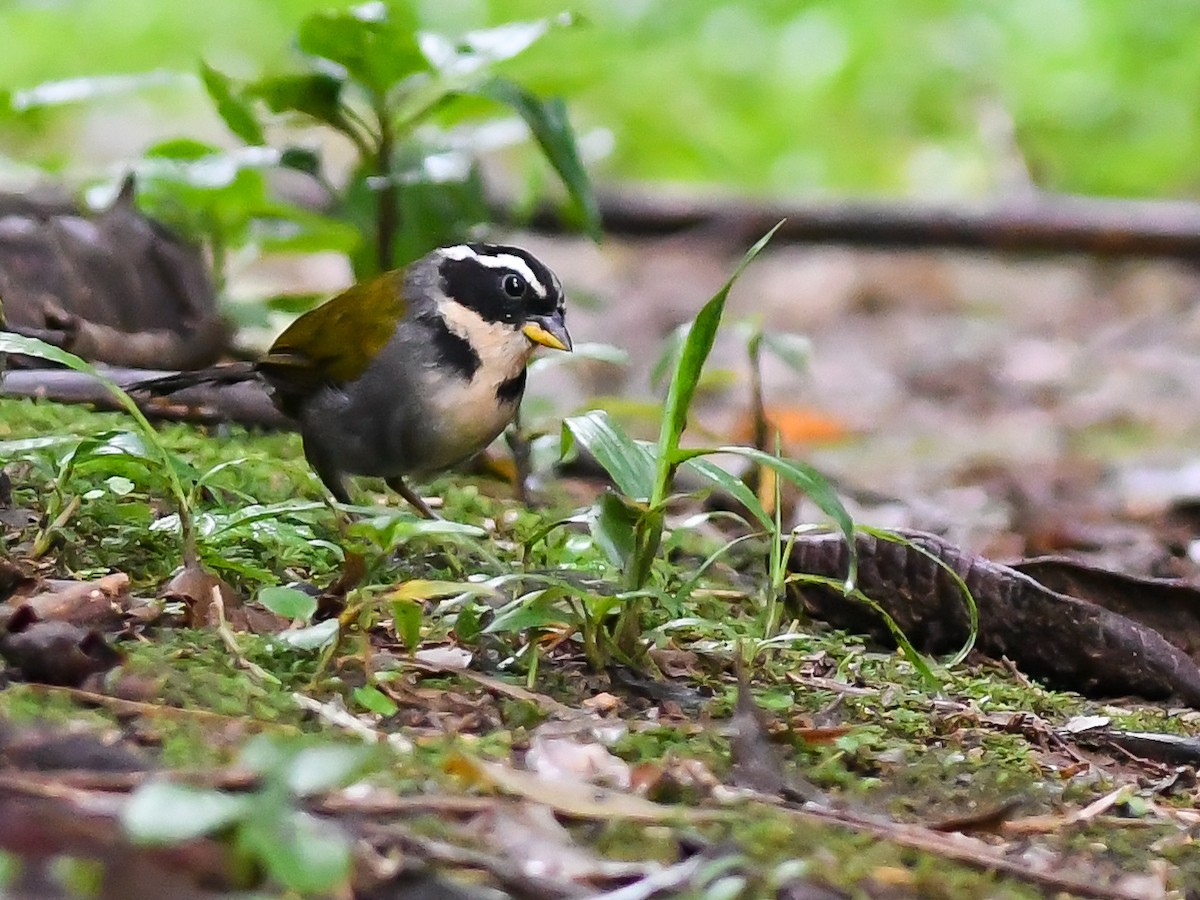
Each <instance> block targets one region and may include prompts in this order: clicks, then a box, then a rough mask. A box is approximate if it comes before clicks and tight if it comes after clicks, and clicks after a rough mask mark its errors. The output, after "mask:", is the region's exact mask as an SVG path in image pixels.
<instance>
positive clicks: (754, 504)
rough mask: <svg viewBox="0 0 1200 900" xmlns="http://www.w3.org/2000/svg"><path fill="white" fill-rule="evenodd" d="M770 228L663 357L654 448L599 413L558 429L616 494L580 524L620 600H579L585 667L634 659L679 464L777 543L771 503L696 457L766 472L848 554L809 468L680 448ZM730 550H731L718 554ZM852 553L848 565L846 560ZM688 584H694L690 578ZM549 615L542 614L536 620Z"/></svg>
mask: <svg viewBox="0 0 1200 900" xmlns="http://www.w3.org/2000/svg"><path fill="white" fill-rule="evenodd" d="M778 227H779V226H776V228H775V229H772V230H771V231H770V232H768V233H767V234H766V235H764V236H763V237H762V239H760V240H759V241H758V242H757V243H756V244H755V245H754V246H753V247H751V248H750V250H749V251H748V252H747V253H746V255H745V257H744V258H743V259H742V261H741V263H740V264H739V265H738V267H737V268H736V269H735V270H734V273H733V275H731V276H730V278H729V280H728V281H727V282H726V283H725V285H724V286H723V287H722V288H721V289H720V290H719V291H718V292H717V293H716V294H715V295H714V296H713V297H712V298H711V299H710V300H709V301H708V302H707V303H706V304H705V305H704V306H703V307H702V308H701V310H700V312H699V313H698V314H697V316H696V318H695V319H694V320H693V321H692V323H691V325H690V326H689V327H688V328H687V329H686V331H682V332H681V333H680V338H679V343H678V349H677V352H674V353H673V354H672V357H673V364H672V370H671V371H672V375H671V382H670V386H669V388H668V390H667V400H666V404H665V407H664V410H663V415H662V421H661V427H660V431H659V438H658V442H657V443H656V444H653V445H652V444H649V443H646V442H642V441H635V440H633V439H632V438H631V437H629V435H627V434H626V433H625V432H624V431H623V430H622V429H621V428H620V427H619V426H618V425H617V424H616V422H615V421H613V420H612V419H611V418H610V417H609V416H608V415H607V414H606V413H604V412H603V411H599V410H593V411H591V412H589V413H586V414H584V415H581V416H575V417H572V418H569V419H567V420H566V421H565V422H564V423H563V433H562V450H563V453H564V455H568V454H571V453H573V452H575V450H576V447H577V446H579V447H583V448H585V449H586V450H587V451H588V452H590V453H591V454H592V456H593V457H594V458H595V459H596V461H597V462H598V463H599V464H600V465H601V466H602V467H604V469H605V470H606V471H607V472H608V473H609V475H610V476H611V477H612V479H613V482H614V484H615V485H616V487H617V490H618V493H607V494H605V495H603V496H602V497H601V498H600V500H599V501H597V503H596V504H595V506H593V508H592V509H591V510H590V511H589V512H588V513H587V514H586V515H585V516H583V521H585V522H586V523H587V525H588V528H589V530H590V532H591V534H592V537H593V540H594V543H595V545H596V546H597V547H598V548H599V549H600V550H601V551H602V552H603V553H604V555H605V556H606V557H607V559H608V562H609V563H610V564H611V565H612V566H613V567H615V568H616V569H617V570H618V571H620V572H621V573H622V578H623V586H624V592H623V593H622V594H619V595H617V596H616V597H601V598H597V597H592V598H590V602H589V600H584V601H582V608H581V609H580V613H581V614H580V616H579V617H578V622H579V624H580V625H581V627H582V630H583V639H584V644H585V647H586V648H587V649H588V656H589V659H590V660H591V661H592V663H593V665H602V664H603V663H604V662H605V660H606V654H607V653H608V652H609V651H610V650H616V651H618V652H621V653H623V654H625V655H626V656H631V657H633V656H637V655H639V654H640V652H641V646H642V644H641V642H642V640H643V639H642V634H641V632H642V628H641V599H642V597H644V596H645V595H646V591H647V588H648V586H649V584H650V582H651V579H652V575H653V571H654V563H655V561H656V560H657V559H658V558H659V551H660V549H661V547H662V544H663V537H664V532H665V527H666V508H667V504H668V502H669V501H670V499H671V491H672V488H673V485H674V480H675V473H676V470H677V469H678V468H679V467H680V466H681V465H688V466H689V467H690V468H691V470H692V471H693V472H694V473H697V474H700V475H702V476H705V477H706V478H709V479H710V480H712V481H713V482H715V484H716V485H717V486H719V487H723V488H725V489H727V490H729V491H730V493H732V494H733V495H734V496H735V497H737V498H738V499H739V500H741V501H742V503H743V504H744V505H745V506H746V508H747V509H748V510H749V511H750V513H751V515H752V516H753V517H754V518H755V519H756V520H757V521H758V523H759V524H760V525H761V526H762V527H763V528H764V529H766V530H767V531H768V533H769V534H771V536H772V537H771V539H772V540H773V541H774V542H775V543H776V544H779V543H780V542H781V541H782V540H783V526H782V523H781V521H780V519H779V517H778V504H776V507H775V509H776V514H775V516H772V515H771V514H769V513H768V512H767V510H766V509H765V508H764V507H763V505H762V504H761V503H760V502H759V500H758V498H757V497H756V496H755V495H754V493H753V491H751V490H750V489H749V488H747V487H746V485H744V484H743V483H742V482H741V481H740V480H738V479H737V478H735V477H734V476H733V475H731V474H729V473H728V472H726V471H725V470H724V469H722V468H720V467H719V466H716V465H714V464H712V463H710V462H708V461H707V460H704V459H703V457H705V456H708V455H712V454H716V453H724V454H734V455H740V456H744V457H747V458H749V459H751V460H753V461H754V462H756V463H758V464H760V465H763V466H766V467H768V468H770V469H772V470H773V471H774V472H776V473H777V474H778V475H779V476H780V477H781V478H784V479H787V480H788V481H789V482H791V483H792V484H794V485H796V486H797V487H799V488H800V489H801V490H802V491H804V492H805V494H807V495H808V496H809V498H810V499H811V500H812V501H813V502H814V503H815V504H816V505H817V506H818V507H819V508H820V509H821V510H822V511H824V512H825V513H826V514H827V515H828V516H829V517H830V518H831V519H832V520H833V522H834V524H835V525H836V526H837V527H838V528H839V529H840V530H841V531H842V533H843V534H844V535H846V537H847V539H848V540H849V541H850V544H851V547H853V546H854V545H853V539H852V536H853V533H854V524H853V522H852V521H851V520H850V517H849V515H848V514H847V513H846V510H845V508H844V507H843V506H842V504H841V501H840V500H839V499H838V497H837V493H836V492H835V491H834V489H833V488H832V486H831V485H830V484H829V483H828V481H826V480H825V479H824V478H823V477H822V476H821V475H820V474H819V473H817V472H816V471H815V470H813V469H812V468H811V467H809V466H807V465H805V464H803V463H799V462H793V461H791V460H786V459H782V458H780V457H778V456H776V455H772V454H768V453H764V452H763V451H761V450H758V449H756V448H753V447H734V446H726V447H718V448H709V449H694V448H684V447H682V446H681V438H682V436H683V432H684V429H685V428H686V427H687V417H688V411H689V410H690V408H691V403H692V398H693V397H694V395H695V392H696V387H697V385H698V384H699V382H700V376H701V372H702V370H703V367H704V363H705V361H706V360H707V359H708V355H709V353H710V351H711V350H712V346H713V343H714V341H715V340H716V336H717V331H718V329H719V328H720V325H721V317H722V314H723V312H724V309H725V302H726V299H727V298H728V296H729V292H730V290H732V288H733V285H734V283H735V282H736V281H737V278H738V276H739V275H740V274H741V273H742V271H743V270H744V269H745V267H746V266H748V265H749V264H750V263H751V262H752V261H753V260H754V258H755V256H757V255H758V253H759V252H761V251H762V249H763V248H764V247H765V246H766V245H767V242H768V241H770V239H771V237H772V235H773V234H774V233H775V230H776V229H777V228H778ZM557 524H562V523H555V525H551V526H549V527H548V528H544V529H541V530H540V531H538V532H537V533H536V534H535V535H534V536H533V537H532V538H531V539H530V541H529V543H530V544H532V543H536V542H537V541H539V540H542V539H543V538H545V537H546V535H547V534H549V532H550V531H551V530H552V529H553V528H554V527H556V525H557ZM736 543H737V542H736V541H735V542H731V543H730V544H728V545H727V548H728V547H732V546H733V545H735V544H736ZM851 555H852V557H853V553H852V554H851ZM713 560H714V558H712V557H710V559H709V561H706V562H705V563H704V565H703V566H702V569H701V570H703V569H704V568H707V567H708V566H709V565H711V563H712V561H713ZM785 567H786V556H781V555H780V551H779V550H778V549H776V550H775V551H773V552H772V553H771V573H770V582H771V595H770V597H771V608H770V611H769V612H768V615H767V623H766V624H767V630H768V632H769V633H773V631H774V628H775V627H776V624H777V623H776V621H775V618H776V613H775V612H774V609H775V607H774V598H775V595H776V594H778V593H779V591H781V590H782V587H783V581H784V577H785ZM854 574H855V572H854V569H853V566H852V568H851V572H850V577H849V579H848V582H847V589H850V588H851V587H852V585H853V579H854ZM689 583H693V584H694V579H693V580H690V581H689ZM539 600H541V598H539ZM670 605H671V606H673V607H675V608H678V607H679V606H680V594H679V593H678V592H677V593H675V595H674V598H673V599H672V601H671V602H670ZM617 608H619V609H620V616H619V619H618V621H617V623H616V624H615V626H612V627H611V628H610V627H609V626H608V625H606V624H605V618H606V617H607V615H608V614H609V613H610V612H611V611H613V610H614V609H617ZM548 612H549V610H545V611H544V612H543V614H544V615H545V614H548ZM768 636H769V634H768Z"/></svg>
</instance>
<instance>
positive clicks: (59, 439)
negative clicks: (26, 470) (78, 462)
mask: <svg viewBox="0 0 1200 900" xmlns="http://www.w3.org/2000/svg"><path fill="white" fill-rule="evenodd" d="M78 443H79V435H77V434H52V435H46V436H45V437H34V438H21V439H20V440H15V441H0V457H13V456H16V455H17V454H19V453H29V452H31V451H34V450H48V449H49V448H51V447H64V446H66V445H68V444H76V445H77V444H78Z"/></svg>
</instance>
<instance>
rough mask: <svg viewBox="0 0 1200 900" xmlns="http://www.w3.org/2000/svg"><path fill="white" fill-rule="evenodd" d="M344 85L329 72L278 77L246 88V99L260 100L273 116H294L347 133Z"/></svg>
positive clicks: (260, 81) (266, 79) (257, 82)
mask: <svg viewBox="0 0 1200 900" xmlns="http://www.w3.org/2000/svg"><path fill="white" fill-rule="evenodd" d="M344 86H345V82H344V81H343V80H342V79H341V78H338V77H337V76H336V75H330V74H329V73H327V72H307V73H302V74H296V75H275V76H271V77H269V78H263V79H260V80H259V81H256V82H254V83H252V84H250V85H247V86H246V95H247V96H250V97H257V98H259V99H261V100H262V101H263V102H264V103H266V104H267V108H268V109H270V110H271V112H274V113H284V112H295V113H300V114H302V115H306V116H311V117H312V118H314V119H316V120H317V121H318V122H324V123H325V124H326V125H332V126H333V127H334V128H337V129H338V130H345V121H344V118H343V113H342V106H341V101H342V88H343V87H344Z"/></svg>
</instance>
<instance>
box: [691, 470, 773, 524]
mask: <svg viewBox="0 0 1200 900" xmlns="http://www.w3.org/2000/svg"><path fill="white" fill-rule="evenodd" d="M683 468H687V469H691V470H692V471H693V472H695V473H696V474H698V475H700V476H701V477H702V478H706V479H708V480H709V481H711V482H712V483H713V484H715V485H716V486H717V487H719V488H721V489H722V490H723V491H725V492H726V493H727V494H730V495H731V496H732V497H734V498H735V499H736V500H737V501H738V502H739V503H741V504H742V506H744V507H746V509H748V510H749V511H750V513H751V515H753V516H754V518H755V519H757V520H758V523H759V524H760V525H762V527H763V528H765V529H766V530H767V531H773V530H774V529H775V522H774V520H773V519H772V518H771V515H770V513H768V512H767V511H766V510H765V509H763V505H762V503H760V502H759V499H758V497H757V496H756V495H755V493H754V491H752V490H750V488H748V487H746V482H744V481H742V479H740V478H738V477H737V476H736V475H734V474H733V473H732V472H728V471H726V470H725V469H723V468H722V467H721V466H719V465H717V464H716V463H715V462H713V461H712V460H710V459H704V458H703V457H701V456H696V457H693V458H691V459H689V460H688V461H687V462H685V463H683Z"/></svg>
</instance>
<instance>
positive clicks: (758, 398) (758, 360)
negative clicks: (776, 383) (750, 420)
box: [746, 331, 767, 477]
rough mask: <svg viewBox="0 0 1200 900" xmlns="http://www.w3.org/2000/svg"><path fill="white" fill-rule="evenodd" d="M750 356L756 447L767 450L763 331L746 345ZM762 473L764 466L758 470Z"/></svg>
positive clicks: (751, 397)
mask: <svg viewBox="0 0 1200 900" xmlns="http://www.w3.org/2000/svg"><path fill="white" fill-rule="evenodd" d="M746 350H747V353H748V355H749V357H750V413H751V415H752V416H753V417H754V448H755V449H756V450H761V451H763V452H764V453H765V452H767V404H766V400H765V398H764V396H763V380H762V332H761V331H757V332H755V334H754V335H753V336H752V337H751V338H750V342H749V344H748V345H747V347H746ZM757 471H758V472H759V474H760V477H761V473H762V468H761V467H759V468H758V470H757Z"/></svg>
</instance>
